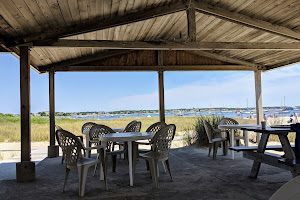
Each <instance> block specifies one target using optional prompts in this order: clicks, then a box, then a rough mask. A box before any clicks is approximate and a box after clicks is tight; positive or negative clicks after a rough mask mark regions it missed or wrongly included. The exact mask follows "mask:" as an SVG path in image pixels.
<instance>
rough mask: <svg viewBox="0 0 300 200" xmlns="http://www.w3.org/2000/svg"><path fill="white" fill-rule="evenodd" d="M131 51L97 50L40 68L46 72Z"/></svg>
mask: <svg viewBox="0 0 300 200" xmlns="http://www.w3.org/2000/svg"><path fill="white" fill-rule="evenodd" d="M131 51H133V50H109V51H101V52H97V53H95V54H92V55H87V56H83V57H79V58H75V59H70V60H64V61H61V62H57V63H52V64H49V65H44V66H40V67H39V69H40V71H41V72H45V71H48V70H51V69H52V68H59V67H65V66H70V65H78V64H81V63H86V62H92V61H97V60H101V59H104V58H108V57H111V56H116V55H121V54H124V53H129V52H131Z"/></svg>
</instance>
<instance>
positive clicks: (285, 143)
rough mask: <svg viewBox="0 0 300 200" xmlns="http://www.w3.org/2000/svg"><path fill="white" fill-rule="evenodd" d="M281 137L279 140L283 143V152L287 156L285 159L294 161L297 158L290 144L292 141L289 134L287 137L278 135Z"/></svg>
mask: <svg viewBox="0 0 300 200" xmlns="http://www.w3.org/2000/svg"><path fill="white" fill-rule="evenodd" d="M278 137H279V140H280V142H281V145H282V150H283V151H284V154H285V158H286V159H290V160H294V159H295V158H296V157H295V153H294V151H293V149H292V147H291V144H290V141H289V139H288V137H287V134H286V135H283V134H282V135H278Z"/></svg>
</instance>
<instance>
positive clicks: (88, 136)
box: [83, 128, 124, 147]
mask: <svg viewBox="0 0 300 200" xmlns="http://www.w3.org/2000/svg"><path fill="white" fill-rule="evenodd" d="M111 129H112V130H113V131H114V132H116V133H120V132H123V131H124V128H111ZM89 133H90V129H85V130H83V134H84V135H85V146H86V147H90V143H89V141H90V134H89Z"/></svg>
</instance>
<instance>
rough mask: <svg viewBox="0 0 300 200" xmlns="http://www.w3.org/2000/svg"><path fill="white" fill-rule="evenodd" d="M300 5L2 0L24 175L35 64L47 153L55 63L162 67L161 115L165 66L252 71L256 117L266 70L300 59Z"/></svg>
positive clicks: (28, 174) (76, 67) (2, 31)
mask: <svg viewBox="0 0 300 200" xmlns="http://www.w3.org/2000/svg"><path fill="white" fill-rule="evenodd" d="M299 12H300V1H297V0H269V1H256V0H201V1H200V0H198V1H197V0H143V1H142V0H67V1H65V0H45V1H40V0H10V1H6V0H0V52H3V53H5V52H9V53H12V54H14V55H15V56H17V57H19V58H20V89H21V90H20V92H21V162H20V163H18V164H17V180H19V181H29V180H33V179H34V177H35V168H34V163H32V162H31V158H30V152H31V145H30V143H31V142H30V73H29V72H30V67H31V68H32V69H34V70H35V71H37V72H38V73H41V74H42V73H49V97H50V98H49V105H50V146H49V148H48V156H49V157H55V156H57V155H58V147H57V146H55V134H54V125H55V116H54V113H55V110H54V107H55V106H54V74H55V72H56V71H59V72H63V71H157V72H158V80H159V102H160V106H159V109H160V119H161V120H162V121H163V120H164V85H163V74H164V71H199V70H204V71H220V70H224V71H225V70H226V71H227V70H246V71H253V72H254V75H255V91H256V92H255V94H256V107H257V116H258V117H257V122H258V123H259V122H260V121H261V120H262V98H261V93H262V91H261V73H262V72H263V71H267V70H272V69H275V68H278V67H282V66H286V65H290V64H294V63H296V62H299V61H300V57H299V54H298V52H299V50H300V43H299V40H300V16H299ZM8 67H9V66H8Z"/></svg>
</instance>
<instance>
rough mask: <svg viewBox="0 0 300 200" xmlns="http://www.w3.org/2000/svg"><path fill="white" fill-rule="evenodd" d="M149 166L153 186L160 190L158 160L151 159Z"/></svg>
mask: <svg viewBox="0 0 300 200" xmlns="http://www.w3.org/2000/svg"><path fill="white" fill-rule="evenodd" d="M149 164H150V171H151V177H152V182H153V186H154V187H155V188H158V177H157V160H155V159H151V160H149Z"/></svg>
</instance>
